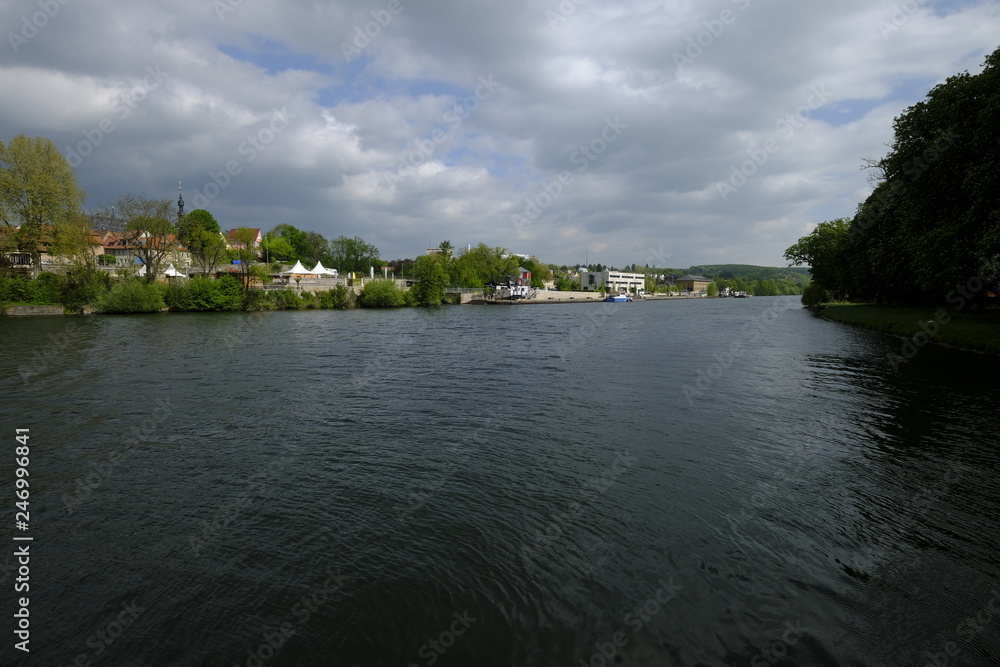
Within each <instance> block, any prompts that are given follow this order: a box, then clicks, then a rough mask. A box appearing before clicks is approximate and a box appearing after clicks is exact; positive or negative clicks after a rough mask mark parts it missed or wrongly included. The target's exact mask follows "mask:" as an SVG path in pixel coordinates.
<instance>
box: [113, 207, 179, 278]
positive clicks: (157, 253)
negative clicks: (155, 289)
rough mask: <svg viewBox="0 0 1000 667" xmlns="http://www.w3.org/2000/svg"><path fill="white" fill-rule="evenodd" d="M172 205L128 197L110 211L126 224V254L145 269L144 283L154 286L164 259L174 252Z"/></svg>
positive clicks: (175, 247) (175, 246) (175, 245)
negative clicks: (129, 254)
mask: <svg viewBox="0 0 1000 667" xmlns="http://www.w3.org/2000/svg"><path fill="white" fill-rule="evenodd" d="M173 206H174V203H173V202H172V201H170V200H169V199H149V198H148V197H146V196H145V195H138V196H136V195H132V194H127V195H125V196H124V197H121V198H120V199H118V200H117V201H115V202H114V204H113V207H114V209H115V210H116V211H117V213H118V215H120V216H122V217H123V218H124V220H125V225H124V228H125V239H126V241H127V242H128V246H127V247H128V249H129V252H131V253H132V255H133V256H134V257H137V258H138V259H139V261H140V262H142V265H143V266H145V267H146V281H147V282H150V283H151V282H153V281H154V280H156V276H157V274H158V273H160V267H161V264H162V263H163V260H164V259H165V258H166V257H167V255H168V254H169V253H171V252H173V251H174V250H176V249H177V237H176V232H177V230H176V229H175V228H174V225H173V224H172V223H171V222H170V218H171V216H172V215H173Z"/></svg>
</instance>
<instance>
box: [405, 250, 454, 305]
mask: <svg viewBox="0 0 1000 667" xmlns="http://www.w3.org/2000/svg"><path fill="white" fill-rule="evenodd" d="M445 261H446V258H445V257H444V256H443V255H442V254H436V255H420V256H419V257H417V261H416V263H415V264H414V266H413V275H414V277H416V279H417V283H416V284H415V285H414V286H413V288H412V289H411V292H412V293H413V296H414V298H415V299H416V300H417V303H418V304H420V305H421V306H440V305H441V304H442V303H443V302H444V294H445V292H444V290H445V288H446V287H447V286H448V282H449V280H450V278H449V276H448V272H447V271H445V269H444V263H445Z"/></svg>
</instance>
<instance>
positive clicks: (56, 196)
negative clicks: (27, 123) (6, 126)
mask: <svg viewBox="0 0 1000 667" xmlns="http://www.w3.org/2000/svg"><path fill="white" fill-rule="evenodd" d="M85 197H86V194H85V193H84V191H83V190H81V189H80V187H79V186H78V185H77V183H76V176H75V175H74V173H73V168H72V167H70V166H69V163H68V162H67V161H66V158H64V157H63V155H62V154H61V153H60V152H59V150H58V149H57V148H56V147H55V144H53V143H52V141H50V140H49V139H45V138H43V137H36V138H29V137H26V136H25V135H23V134H19V135H17V136H16V137H14V138H13V139H11V140H10V142H9V143H7V144H4V142H3V141H0V221H2V222H3V228H2V229H0V251H4V250H8V251H9V250H20V251H22V252H27V253H30V254H31V258H32V264H33V265H34V270H35V273H36V274H37V272H38V269H39V265H40V260H41V246H42V242H43V241H44V240H46V237H49V238H48V240H51V235H52V230H54V229H55V228H57V227H59V226H60V225H62V224H64V223H68V222H70V221H72V220H73V219H74V218H75V216H77V214H78V213H79V212H80V207H81V206H82V205H83V200H84V198H85ZM46 227H48V228H49V232H46Z"/></svg>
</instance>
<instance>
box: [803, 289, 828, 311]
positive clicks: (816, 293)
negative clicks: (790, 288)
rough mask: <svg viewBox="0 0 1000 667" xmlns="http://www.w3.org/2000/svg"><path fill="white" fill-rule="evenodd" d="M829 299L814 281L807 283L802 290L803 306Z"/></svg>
mask: <svg viewBox="0 0 1000 667" xmlns="http://www.w3.org/2000/svg"><path fill="white" fill-rule="evenodd" d="M829 300H830V295H829V294H827V292H826V290H825V289H823V288H822V287H820V286H819V285H817V284H816V283H809V286H808V287H806V288H805V289H804V290H802V305H804V306H810V307H811V306H817V305H819V304H821V303H826V302H827V301H829Z"/></svg>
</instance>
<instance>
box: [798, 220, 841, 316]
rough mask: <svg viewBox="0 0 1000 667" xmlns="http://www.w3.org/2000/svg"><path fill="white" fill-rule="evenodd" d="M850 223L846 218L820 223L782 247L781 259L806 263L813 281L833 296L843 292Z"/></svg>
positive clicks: (839, 296)
mask: <svg viewBox="0 0 1000 667" xmlns="http://www.w3.org/2000/svg"><path fill="white" fill-rule="evenodd" d="M850 224H851V221H850V220H848V219H847V218H838V219H836V220H831V221H829V222H821V223H819V224H818V225H816V228H815V229H814V230H813V231H812V232H810V234H809V235H808V236H803V237H802V238H800V239H799V240H798V242H797V243H796V244H795V245H793V246H791V247H789V248H788V249H787V250H785V259H787V260H788V261H789V262H790V263H791V264H792V265H795V266H801V265H803V264H807V265H809V266H810V267H811V268H812V275H813V280H814V281H815V282H816V283H817V284H819V285H820V286H821V287H822V288H823V289H825V290H827V291H829V292H831V293H833V294H834V295H836V296H837V298H842V297H843V295H844V294H846V292H847V282H848V271H847V268H846V261H845V257H844V248H845V240H846V238H847V230H848V228H849V227H850Z"/></svg>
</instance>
